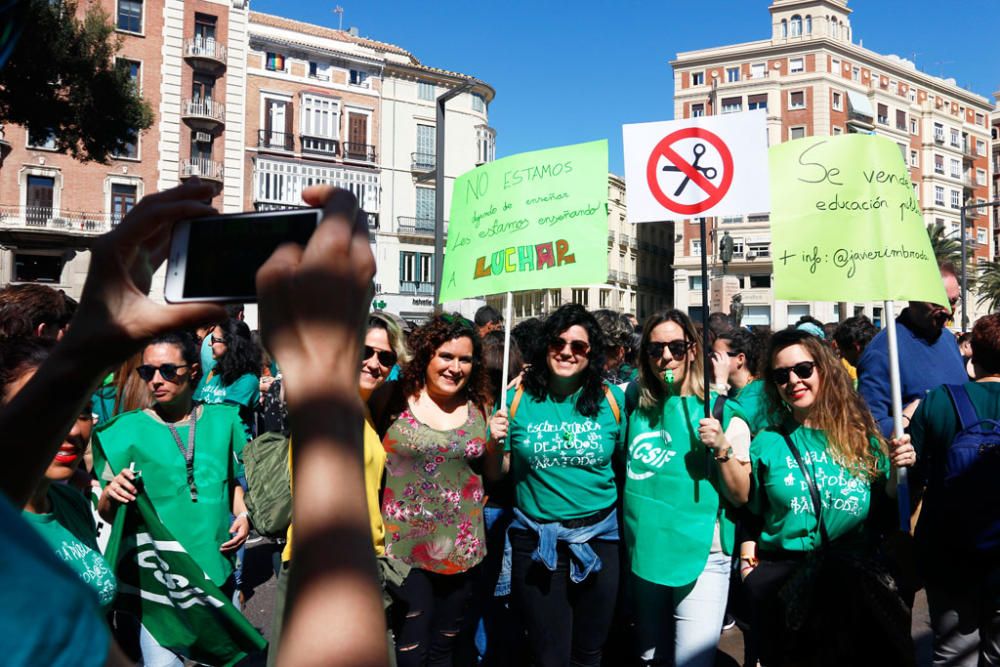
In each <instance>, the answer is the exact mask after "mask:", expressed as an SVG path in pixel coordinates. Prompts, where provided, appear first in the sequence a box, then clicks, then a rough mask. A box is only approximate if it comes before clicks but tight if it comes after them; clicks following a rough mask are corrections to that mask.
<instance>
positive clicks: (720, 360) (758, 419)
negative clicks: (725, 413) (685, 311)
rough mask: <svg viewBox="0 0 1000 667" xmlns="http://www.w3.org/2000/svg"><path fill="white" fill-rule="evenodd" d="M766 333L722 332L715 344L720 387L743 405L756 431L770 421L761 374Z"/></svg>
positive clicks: (714, 353)
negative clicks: (763, 334) (764, 334)
mask: <svg viewBox="0 0 1000 667" xmlns="http://www.w3.org/2000/svg"><path fill="white" fill-rule="evenodd" d="M764 345H765V344H764V337H763V336H762V335H760V334H756V333H753V332H750V331H747V330H746V329H737V330H734V331H727V332H726V333H722V334H719V337H718V338H716V339H715V343H714V344H713V345H712V350H713V352H712V365H713V370H714V372H715V383H716V386H719V387H720V389H719V391H720V392H722V391H723V389H726V394H727V396H729V398H731V399H733V400H735V401H736V402H737V403H739V404H740V407H741V408H742V412H743V416H744V419H746V422H747V425H748V426H749V427H750V434H751V435H757V434H758V433H760V432H761V431H763V430H764V429H765V428H767V424H768V415H767V400H766V399H765V396H764V384H765V383H764V382H762V381H761V380H760V379H759V378H758V374H759V373H760V368H759V367H760V358H761V356H762V355H763V354H764V349H763V348H764Z"/></svg>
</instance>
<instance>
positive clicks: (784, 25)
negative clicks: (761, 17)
mask: <svg viewBox="0 0 1000 667" xmlns="http://www.w3.org/2000/svg"><path fill="white" fill-rule="evenodd" d="M781 36H782V37H783V38H784V37H788V20H787V19H781Z"/></svg>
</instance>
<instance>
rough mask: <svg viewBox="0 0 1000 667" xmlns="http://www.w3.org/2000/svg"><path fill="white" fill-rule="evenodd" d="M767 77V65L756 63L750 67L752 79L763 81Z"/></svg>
mask: <svg viewBox="0 0 1000 667" xmlns="http://www.w3.org/2000/svg"><path fill="white" fill-rule="evenodd" d="M766 76H767V63H754V64H753V65H750V78H751V79H763V78H764V77H766Z"/></svg>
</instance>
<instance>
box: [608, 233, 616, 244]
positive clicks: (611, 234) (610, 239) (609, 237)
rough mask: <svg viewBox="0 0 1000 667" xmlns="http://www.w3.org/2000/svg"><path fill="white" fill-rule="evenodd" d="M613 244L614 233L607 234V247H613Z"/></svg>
mask: <svg viewBox="0 0 1000 667" xmlns="http://www.w3.org/2000/svg"><path fill="white" fill-rule="evenodd" d="M614 243H615V233H614V232H608V245H614Z"/></svg>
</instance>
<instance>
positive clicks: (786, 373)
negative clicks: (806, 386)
mask: <svg viewBox="0 0 1000 667" xmlns="http://www.w3.org/2000/svg"><path fill="white" fill-rule="evenodd" d="M815 368H816V362H815V361H800V362H799V363H797V364H795V365H794V366H787V367H785V368H772V369H771V379H772V380H774V382H775V383H776V384H788V381H789V380H791V379H792V373H795V377H797V378H798V379H800V380H808V379H809V378H811V377H812V374H813V370H815Z"/></svg>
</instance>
